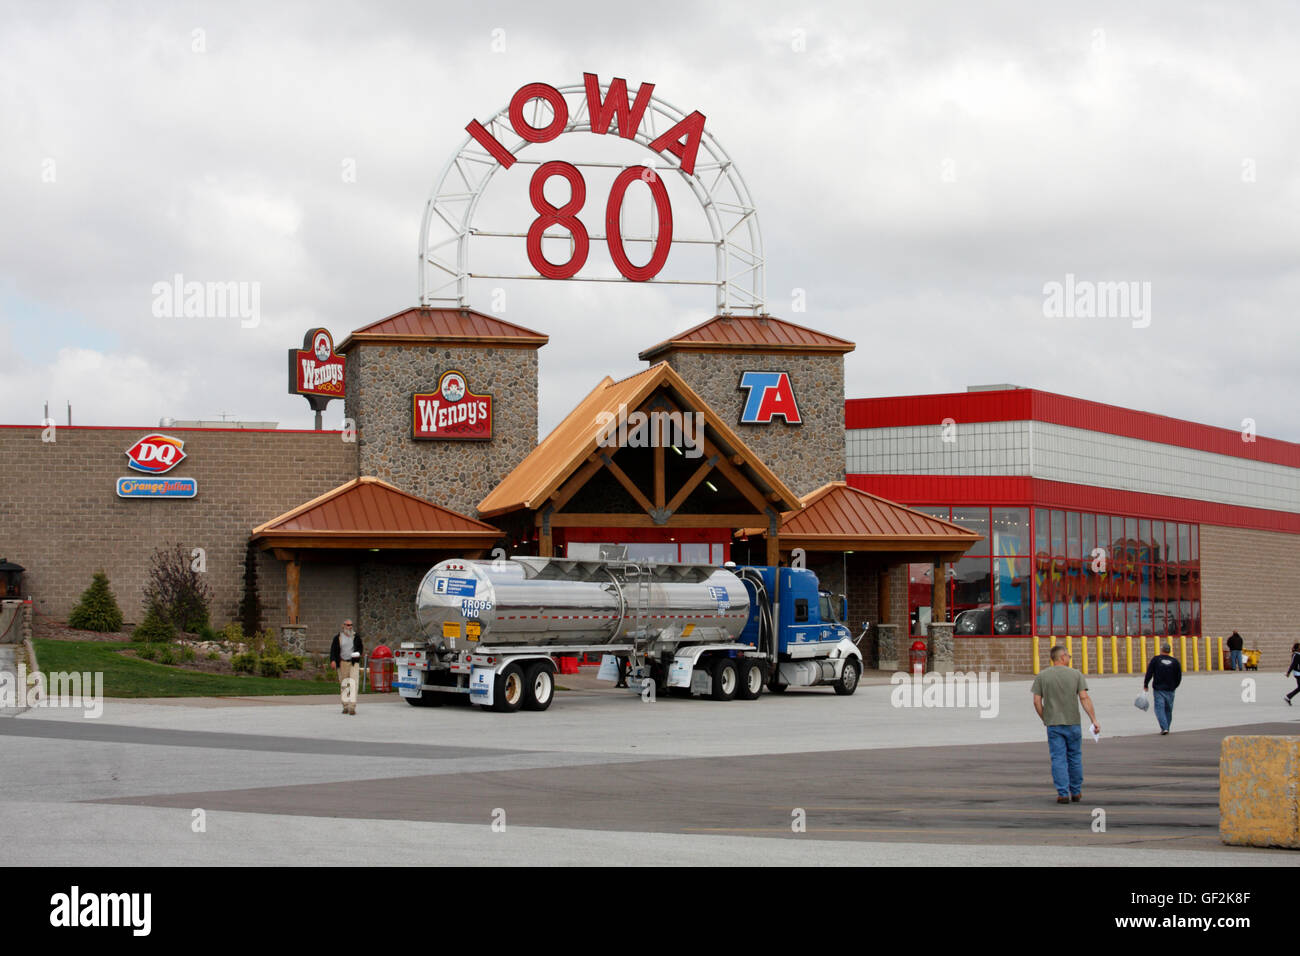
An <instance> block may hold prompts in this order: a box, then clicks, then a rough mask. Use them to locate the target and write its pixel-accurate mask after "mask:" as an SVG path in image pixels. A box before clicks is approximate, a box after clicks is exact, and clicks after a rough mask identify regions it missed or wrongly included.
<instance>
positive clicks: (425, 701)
mask: <svg viewBox="0 0 1300 956" xmlns="http://www.w3.org/2000/svg"><path fill="white" fill-rule="evenodd" d="M403 700H405V701H406V702H407V703H408V704H410V705H411V706H412V707H441V706H442V694H440V693H439V692H438V691H436V690H422V691H420V696H419V697H405V698H403Z"/></svg>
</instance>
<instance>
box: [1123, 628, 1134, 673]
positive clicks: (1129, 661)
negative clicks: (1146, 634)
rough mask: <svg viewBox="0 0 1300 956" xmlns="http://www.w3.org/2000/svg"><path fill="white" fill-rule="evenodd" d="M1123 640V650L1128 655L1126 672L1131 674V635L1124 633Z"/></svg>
mask: <svg viewBox="0 0 1300 956" xmlns="http://www.w3.org/2000/svg"><path fill="white" fill-rule="evenodd" d="M1124 642H1125V644H1126V645H1127V650H1126V651H1125V654H1126V655H1127V657H1128V672H1129V673H1130V674H1132V673H1133V635H1132V634H1125V635H1124Z"/></svg>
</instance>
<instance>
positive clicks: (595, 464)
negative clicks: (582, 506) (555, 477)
mask: <svg viewBox="0 0 1300 956" xmlns="http://www.w3.org/2000/svg"><path fill="white" fill-rule="evenodd" d="M602 464H604V462H602V461H601V460H600V456H599V455H592V456H591V457H590V458H588V459H587V463H586V464H585V465H583V466H582V467H581V468H579V469H578V470H577V471H575V472H574V473H573V474H572V475H570V476H569V479H568V481H566V482H565V483H564V484H562V485H561V486H560V487H559V488H557V489H556V491H555V494H553V495H551V507H553V508H554V509H555V510H556V511H559V510H560V509H561V508H563V507H564V506H565V505H567V504H568V503H569V499H571V498H572V497H573V496H574V495H576V494H577V493H578V492H579V491H580V490H581V489H582V487H583V486H584V485H585V484H586V483H587V482H588V481H589V480H590V479H591V476H592V475H594V474H595V473H596V472H598V471H600V467H601V465H602Z"/></svg>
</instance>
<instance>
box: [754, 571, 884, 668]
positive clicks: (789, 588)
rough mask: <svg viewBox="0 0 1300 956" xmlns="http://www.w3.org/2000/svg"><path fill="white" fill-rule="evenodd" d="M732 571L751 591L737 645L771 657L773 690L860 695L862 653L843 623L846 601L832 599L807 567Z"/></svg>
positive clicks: (769, 658)
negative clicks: (827, 688)
mask: <svg viewBox="0 0 1300 956" xmlns="http://www.w3.org/2000/svg"><path fill="white" fill-rule="evenodd" d="M732 570H733V571H734V572H735V574H736V575H737V576H738V577H739V578H740V580H741V582H742V583H743V584H744V585H745V590H746V591H748V592H749V619H748V621H747V622H746V623H745V629H744V630H743V631H742V632H741V635H740V637H739V638H738V639H737V640H738V641H739V642H740V643H744V644H749V645H751V646H752V647H754V648H755V650H758V651H763V652H765V654H766V655H767V656H768V660H769V661H770V664H769V669H768V680H767V686H768V689H769V690H771V691H773V692H775V693H781V692H783V691H785V690H786V689H787V688H790V687H815V686H817V685H821V684H829V685H831V686H833V687H834V688H835V692H836V693H837V694H852V693H853V692H854V691H855V690H857V687H858V680H859V679H860V678H861V677H862V670H863V660H862V651H861V650H860V649H859V648H858V646H857V644H855V643H854V642H853V635H852V634H851V633H850V631H849V629H848V628H847V627H846V626H845V625H844V624H843V623H842V622H841V618H843V617H845V616H846V612H847V608H845V607H844V603H845V602H844V600H843V598H841V599H840V600H839V601H838V602H837V601H835V600H833V599H832V597H831V595H830V593H829V592H827V591H824V590H822V589H821V588H820V584H819V582H818V580H817V575H816V574H814V573H813V572H812V571H809V570H808V569H806V568H780V567H775V568H774V567H768V566H766V565H756V566H742V567H736V568H733V569H732ZM837 603H838V604H839V605H840V606H839V608H836V606H835V605H836V604H837Z"/></svg>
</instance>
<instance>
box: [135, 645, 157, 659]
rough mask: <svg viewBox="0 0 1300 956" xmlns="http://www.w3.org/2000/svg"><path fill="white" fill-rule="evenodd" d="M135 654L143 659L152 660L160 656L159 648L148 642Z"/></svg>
mask: <svg viewBox="0 0 1300 956" xmlns="http://www.w3.org/2000/svg"><path fill="white" fill-rule="evenodd" d="M135 656H136V657H138V658H140V659H141V660H146V661H151V660H153V659H154V658H155V657H157V656H158V648H157V647H155V646H154V645H153V644H146V645H145V646H144V647H142V648H140V649H139V650H138V651H136V652H135Z"/></svg>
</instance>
